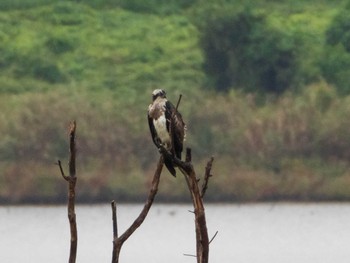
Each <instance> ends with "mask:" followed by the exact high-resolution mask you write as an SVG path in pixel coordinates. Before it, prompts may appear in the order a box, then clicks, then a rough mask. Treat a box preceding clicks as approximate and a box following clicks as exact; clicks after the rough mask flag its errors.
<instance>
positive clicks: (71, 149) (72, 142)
mask: <svg viewBox="0 0 350 263" xmlns="http://www.w3.org/2000/svg"><path fill="white" fill-rule="evenodd" d="M76 127H77V123H76V121H75V120H74V121H73V122H71V124H70V127H69V138H70V139H69V152H70V158H69V175H70V176H71V177H74V176H75V173H76V171H75V155H76V151H77V150H76V146H75V130H76Z"/></svg>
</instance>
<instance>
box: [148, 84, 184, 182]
mask: <svg viewBox="0 0 350 263" xmlns="http://www.w3.org/2000/svg"><path fill="white" fill-rule="evenodd" d="M152 100H153V102H152V104H150V105H149V107H148V124H149V128H150V131H151V135H152V139H153V142H154V144H155V145H156V146H157V147H158V148H160V146H161V145H162V146H163V147H164V148H165V149H166V150H168V151H169V152H170V153H171V154H172V155H173V156H175V157H177V158H178V159H181V152H182V148H183V141H184V139H185V130H186V125H185V123H184V122H183V120H182V116H181V114H180V113H179V112H178V111H177V109H176V108H175V107H174V105H173V104H172V103H171V102H170V101H168V100H167V98H166V93H165V91H164V90H161V89H156V90H154V91H153V92H152ZM164 164H165V166H166V167H167V168H168V170H169V172H170V173H171V174H172V175H173V176H176V171H175V168H174V164H173V162H172V160H171V158H165V159H164Z"/></svg>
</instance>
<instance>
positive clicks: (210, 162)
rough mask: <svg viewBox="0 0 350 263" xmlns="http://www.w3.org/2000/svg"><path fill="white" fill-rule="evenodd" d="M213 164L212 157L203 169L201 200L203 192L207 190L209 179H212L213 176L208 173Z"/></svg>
mask: <svg viewBox="0 0 350 263" xmlns="http://www.w3.org/2000/svg"><path fill="white" fill-rule="evenodd" d="M213 162H214V157H213V156H212V157H211V158H210V160H209V161H208V163H207V166H206V167H205V174H204V182H203V185H202V191H201V197H202V199H203V197H204V195H205V192H206V191H207V189H208V183H209V178H210V177H212V176H213V175H212V174H211V173H210V172H211V167H212V166H213Z"/></svg>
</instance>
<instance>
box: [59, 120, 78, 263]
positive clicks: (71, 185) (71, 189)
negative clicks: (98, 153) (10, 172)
mask: <svg viewBox="0 0 350 263" xmlns="http://www.w3.org/2000/svg"><path fill="white" fill-rule="evenodd" d="M76 126H77V125H76V122H75V121H73V122H72V123H71V125H70V128H69V152H70V155H69V176H66V175H65V174H64V171H63V168H62V164H61V161H60V160H58V162H57V165H58V166H59V169H60V172H61V175H62V177H63V179H64V180H66V181H67V182H68V220H69V226H70V236H71V239H70V253H69V261H68V262H69V263H74V262H75V261H76V257H77V245H78V233H77V223H76V215H75V185H76V183H77V177H76V169H75V158H76V143H75V132H76Z"/></svg>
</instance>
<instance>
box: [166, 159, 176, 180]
mask: <svg viewBox="0 0 350 263" xmlns="http://www.w3.org/2000/svg"><path fill="white" fill-rule="evenodd" d="M164 164H165V166H166V168H167V169H168V170H169V172H170V173H171V174H172V175H173V176H174V177H176V171H175V168H174V164H173V161H172V160H171V158H165V159H164Z"/></svg>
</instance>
